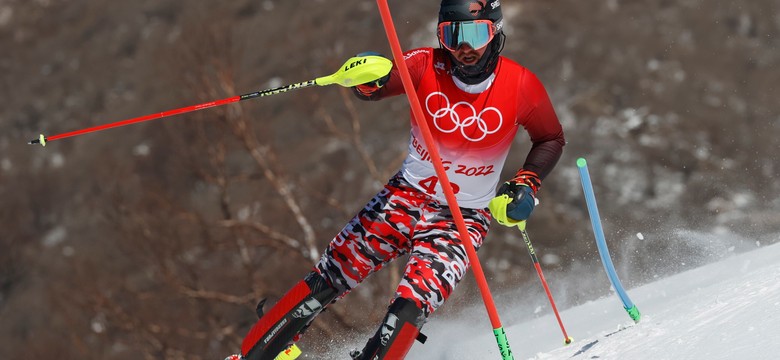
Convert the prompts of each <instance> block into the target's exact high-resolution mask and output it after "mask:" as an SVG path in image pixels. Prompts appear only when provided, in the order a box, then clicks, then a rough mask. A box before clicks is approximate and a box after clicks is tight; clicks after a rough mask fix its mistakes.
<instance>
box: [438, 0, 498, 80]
mask: <svg viewBox="0 0 780 360" xmlns="http://www.w3.org/2000/svg"><path fill="white" fill-rule="evenodd" d="M474 20H490V21H491V22H492V24H493V29H492V30H493V32H494V36H493V39H492V40H491V41H490V43H489V44H488V45H487V49H486V50H485V53H484V54H483V55H482V57H481V58H480V59H479V61H478V62H477V63H476V64H474V65H466V64H463V63H461V62H459V61H458V60H457V59H456V58H455V57H454V56H453V55H452V53H451V52H450V51H448V52H447V53H448V54H449V56H450V60H451V61H452V63H453V67H452V70H453V74H454V75H455V76H456V77H458V79H460V80H461V81H463V82H465V83H467V84H477V83H480V82H482V81H483V80H485V79H487V78H488V77H490V75H491V74H492V73H493V70H495V68H496V65H497V64H498V56H499V54H500V53H501V50H502V49H503V47H504V39H505V38H504V33H503V31H502V29H503V25H504V19H503V16H502V14H501V0H442V2H441V6H440V8H439V24H441V23H443V22H449V21H474ZM439 43H440V44H441V45H442V46H443V45H444V43H442V39H441V38H439Z"/></svg>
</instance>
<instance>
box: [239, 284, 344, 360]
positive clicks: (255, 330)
mask: <svg viewBox="0 0 780 360" xmlns="http://www.w3.org/2000/svg"><path fill="white" fill-rule="evenodd" d="M337 295H338V293H337V292H336V290H335V289H333V288H332V287H330V285H328V283H327V282H326V281H325V279H324V278H323V277H322V276H320V275H319V274H318V273H316V272H311V273H309V275H307V276H306V278H305V279H304V280H302V281H301V282H299V283H298V284H297V285H295V286H294V287H293V288H292V289H290V291H288V292H287V293H286V294H285V295H284V296H283V297H282V298H281V299H279V301H278V302H277V303H276V305H274V307H273V308H271V310H270V311H268V312H267V313H265V314H263V316H262V317H261V318H260V320H259V321H258V322H257V323H255V325H254V326H253V327H252V329H251V330H250V331H249V334H247V336H246V337H245V338H244V341H243V343H242V344H241V353H242V354H243V356H244V358H245V359H248V360H273V359H274V358H276V356H277V355H279V353H280V352H282V351H284V350H285V349H286V348H287V347H288V346H289V345H290V344H291V343H292V342H293V338H294V337H295V336H296V335H298V334H299V333H301V331H302V330H304V329H305V328H306V327H307V326H308V325H309V323H311V321H312V320H314V317H315V316H317V314H319V313H320V312H321V311H322V309H323V308H324V307H325V306H326V305H327V304H329V303H330V302H331V301H333V300H334V299H335V298H336V296H337Z"/></svg>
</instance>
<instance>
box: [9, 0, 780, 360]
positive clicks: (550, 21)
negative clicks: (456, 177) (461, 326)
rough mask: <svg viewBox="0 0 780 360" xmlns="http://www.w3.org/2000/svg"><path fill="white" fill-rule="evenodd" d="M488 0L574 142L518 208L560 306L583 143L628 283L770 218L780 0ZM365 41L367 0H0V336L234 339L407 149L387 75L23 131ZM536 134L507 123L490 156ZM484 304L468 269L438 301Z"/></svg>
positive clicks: (27, 353)
mask: <svg viewBox="0 0 780 360" xmlns="http://www.w3.org/2000/svg"><path fill="white" fill-rule="evenodd" d="M390 4H391V7H392V10H393V15H394V17H395V21H396V26H397V28H398V31H399V35H400V38H401V39H402V46H403V47H404V48H405V49H410V48H413V47H421V46H436V41H435V37H434V28H435V21H436V13H437V9H438V2H437V1H391V2H390ZM502 4H503V7H504V16H505V19H506V20H507V25H506V27H505V31H506V33H507V44H506V48H505V50H504V53H503V54H504V55H506V56H508V57H510V58H512V59H514V60H516V61H518V62H520V63H521V64H523V65H525V66H526V67H528V68H529V69H531V70H532V71H534V72H535V73H536V74H537V75H538V76H539V77H540V79H541V80H542V81H543V82H544V83H545V85H546V86H547V89H548V91H549V93H550V96H551V98H552V100H553V103H554V105H555V107H556V111H557V113H558V115H559V117H560V119H561V122H562V123H563V126H564V129H565V132H566V137H567V140H568V145H567V146H566V148H565V153H564V156H563V158H562V159H561V161H560V163H559V165H558V167H557V168H556V170H555V171H554V172H553V173H552V175H551V176H550V177H549V178H548V179H547V180H546V181H545V183H544V185H543V188H542V190H541V193H540V197H541V201H542V204H541V206H540V207H538V208H537V210H536V212H535V213H534V217H533V219H532V221H531V222H530V223H529V232H530V235H531V236H532V239H533V241H534V245H535V247H536V250H537V252H538V253H539V255H540V258H541V259H542V261H543V267H544V269H545V274H546V277H547V279H548V281H549V282H550V285H551V287H552V288H553V291H554V293H555V294H556V296H557V298H556V300H557V301H558V302H559V307H563V308H565V307H567V306H571V305H574V304H577V303H581V302H583V301H587V300H589V299H592V298H594V297H597V296H603V295H605V294H608V293H609V284H608V282H607V280H606V277H605V276H603V275H602V274H603V272H602V270H601V269H600V267H601V264H600V263H599V260H598V252H597V251H596V247H595V243H594V241H593V234H592V232H591V229H590V223H589V220H588V215H587V210H586V208H585V203H584V198H583V196H582V190H581V187H580V183H579V176H578V173H577V170H576V166H575V160H576V159H577V158H578V157H585V158H587V159H588V162H589V165H590V170H591V176H592V178H593V180H594V185H595V191H596V196H597V198H598V201H599V206H600V211H601V215H602V220H603V221H604V226H605V230H606V232H607V239H608V241H609V243H610V249H611V250H612V253H613V258H614V260H615V263H616V265H617V266H618V270H619V272H620V275H621V277H622V279H623V282H624V285H626V286H627V287H628V288H631V287H632V286H637V285H641V284H642V283H645V282H647V281H651V280H652V279H653V278H657V277H661V276H666V275H669V274H673V273H676V272H679V271H681V270H685V269H688V268H691V267H695V266H697V265H699V264H702V263H705V262H708V261H712V260H713V259H717V258H719V257H723V256H728V255H729V254H730V253H734V252H739V251H744V250H746V249H749V248H755V247H760V246H763V245H766V244H769V243H773V242H777V241H778V239H779V238H780V237H779V236H778V229H780V215H779V214H778V210H779V209H780V196H778V191H779V190H780V183H779V182H778V181H777V180H776V178H777V176H778V174H780V157H778V156H777V151H778V149H780V146H779V145H780V140H779V138H780V102H778V101H777V99H778V96H777V93H776V92H775V91H777V90H778V89H777V87H778V85H777V84H780V71H778V70H777V69H778V66H779V65H780V50H779V49H778V45H779V44H780V39H779V38H778V36H779V35H780V15H778V14H780V3H779V2H778V1H777V0H735V1H727V0H645V1H632V0H590V1H581V0H528V1H521V0H503V1H502ZM367 50H374V51H379V52H382V53H385V54H388V55H389V54H390V51H389V47H388V45H387V41H386V39H385V35H384V32H383V29H382V26H381V21H380V19H379V16H378V12H377V10H376V3H375V2H373V1H358V0H343V1H334V0H300V1H282V0H255V1H247V0H235V1H229V2H226V1H214V0H189V1H183V0H154V1H153V0H138V1H95V0H68V1H65V0H0V74H2V76H1V77H0V99H1V101H2V106H1V107H0V201H1V206H0V319H1V320H0V359H29V358H36V359H46V358H57V359H105V360H108V359H117V360H119V359H134V360H135V359H221V358H222V357H224V356H225V355H227V354H229V353H232V352H236V351H237V350H238V349H239V348H240V342H241V339H242V338H243V336H244V335H245V334H246V332H247V331H248V329H249V327H250V326H251V325H252V324H253V323H254V321H255V315H254V307H255V304H256V302H257V300H259V299H260V298H268V299H269V302H270V303H273V302H274V301H276V299H278V298H279V297H280V296H281V295H282V294H283V293H284V292H285V291H286V290H287V289H288V288H289V287H291V286H292V285H293V284H294V283H295V282H297V281H298V280H299V279H300V278H301V277H302V276H303V275H305V274H306V273H307V272H308V271H309V270H310V268H311V266H312V264H313V263H314V262H315V261H316V259H318V257H319V255H320V251H322V249H324V247H325V245H326V244H327V242H328V241H329V240H330V239H331V238H332V237H333V235H335V234H336V233H337V232H338V231H339V230H340V228H341V226H342V225H343V224H344V223H345V222H346V221H347V220H348V219H349V218H350V217H351V216H352V215H353V214H354V213H355V212H356V211H357V210H358V209H359V208H360V207H362V206H363V204H364V202H365V201H367V200H368V199H369V198H370V197H371V196H372V195H373V194H374V193H375V192H376V191H377V190H378V189H379V188H380V187H381V185H382V184H383V183H384V181H385V180H386V179H387V178H388V177H389V176H391V175H392V174H393V173H394V172H395V171H396V170H397V169H398V167H399V165H400V163H401V160H402V159H403V156H404V154H405V151H406V146H407V144H406V142H407V138H408V131H409V115H408V105H407V103H406V99H405V98H403V97H398V98H394V99H389V100H386V101H383V102H378V103H364V102H359V101H356V100H355V99H354V98H353V97H352V95H351V93H350V92H349V91H348V90H346V89H342V88H339V87H327V88H315V89H304V90H298V91H296V92H291V93H286V94H280V95H276V96H272V97H267V98H262V99H256V100H252V101H247V102H241V103H240V104H234V105H230V106H224V107H221V108H214V109H208V110H203V111H199V112H196V113H191V114H187V115H181V116H176V117H171V118H167V119H164V120H156V121H153V122H149V123H144V124H137V125H133V126H128V127H124V128H118V129H113V130H107V131H104V132H101V133H95V134H90V135H83V136H79V137H77V138H71V139H63V140H60V141H56V142H52V143H51V144H49V145H48V146H47V147H45V148H41V147H39V146H36V147H33V146H29V145H26V142H27V141H29V140H31V139H34V138H36V137H37V136H38V134H39V133H41V132H43V133H44V134H47V135H54V134H58V133H63V132H67V131H71V130H76V129H80V128H84V127H89V126H94V125H99V124H104V123H108V122H113V121H118V120H122V119H127V118H131V117H136V116H140V115H145V114H149V113H154V112H159V111H163V110H168V109H173V108H178V107H182V106H187V105H193V104H197V103H201V102H206V101H209V100H215V99H221V98H226V97H229V96H233V95H238V94H243V93H248V92H252V91H256V90H262V89H265V88H269V87H275V86H280V85H283V84H288V83H294V82H299V81H305V80H309V79H313V78H315V77H319V76H323V75H327V74H330V73H333V72H334V71H335V70H336V69H337V68H338V67H339V66H340V65H341V64H342V63H343V62H344V61H345V60H346V59H347V58H349V57H350V56H352V55H354V54H356V53H359V52H363V51H367ZM527 149H528V140H527V136H525V135H523V136H519V137H518V139H517V143H516V145H515V148H514V151H513V153H512V155H511V157H510V159H509V161H508V166H507V168H506V169H505V176H507V177H508V176H510V175H511V174H512V173H513V172H514V171H515V170H516V169H517V168H518V167H519V166H520V165H521V164H522V161H523V159H524V156H525V154H526V152H527ZM480 257H481V259H482V261H483V266H484V267H485V270H486V273H487V276H488V279H489V282H490V284H491V288H492V289H493V290H494V292H495V293H496V294H497V298H498V300H499V301H498V303H499V312H501V311H502V308H506V307H508V306H514V305H513V304H514V302H517V299H519V298H520V297H519V296H515V295H514V294H516V291H517V289H526V288H529V289H530V288H533V289H536V288H539V286H538V279H537V277H536V274H535V272H534V271H533V269H532V265H531V262H530V258H529V256H528V253H527V250H526V248H525V246H524V244H523V243H522V242H521V241H520V239H519V236H518V234H517V233H516V232H513V231H510V230H509V229H504V228H499V227H498V226H497V225H496V226H494V228H493V229H492V230H491V235H490V236H489V238H488V240H487V241H486V246H485V247H484V248H483V249H482V250H481V252H480ZM402 265H403V264H402V261H401V262H398V263H397V264H395V265H394V266H392V267H390V268H388V269H387V270H386V271H383V272H381V273H379V274H377V275H375V276H374V277H372V278H370V279H369V280H367V281H366V283H365V284H364V285H363V286H362V287H361V288H359V289H358V290H356V291H355V292H354V293H353V294H350V296H348V297H347V298H345V299H344V300H343V301H341V302H339V303H338V304H336V305H335V306H332V307H331V308H330V311H328V312H326V313H325V314H323V315H322V316H321V318H320V319H319V320H317V321H316V322H315V324H314V326H313V327H312V329H310V330H309V333H308V334H307V335H308V336H307V337H305V338H304V340H303V342H302V346H303V347H304V348H306V349H309V351H308V352H309V353H310V354H312V355H310V356H309V357H308V358H317V356H316V353H317V351H318V349H322V348H324V347H327V346H329V344H332V343H333V342H337V341H340V340H343V339H344V338H345V337H346V336H347V335H346V333H350V334H355V335H354V336H358V337H366V338H367V337H368V335H369V333H370V332H372V331H373V328H374V327H375V326H376V324H377V321H378V318H379V317H380V316H381V315H382V314H383V313H384V311H385V307H386V305H387V304H388V301H389V299H390V296H391V295H392V293H393V290H394V287H395V285H396V283H397V281H398V275H399V272H400V271H401V270H402V268H403V266H402ZM563 277H565V278H566V279H569V281H561V280H558V279H562V278H563ZM556 281H557V283H556ZM534 291H539V289H537V290H534ZM540 294H541V293H540ZM526 295H527V294H526ZM526 297H527V296H526ZM524 298H525V297H524ZM534 299H535V300H533V301H536V302H538V303H539V304H542V305H544V304H545V301H546V299H544V298H543V295H539V296H536V297H534ZM479 301H480V299H479V295H478V292H477V290H476V287H475V285H474V282H473V279H472V277H471V276H469V277H468V278H467V280H466V281H464V283H463V284H462V286H461V288H459V289H458V291H456V294H455V295H454V297H453V299H452V300H451V301H450V302H449V303H448V305H447V306H445V307H444V308H443V309H442V310H441V312H442V313H445V314H446V313H448V312H449V313H455V314H456V313H457V311H459V309H460V308H462V307H464V306H467V305H471V304H475V303H478V302H479ZM545 311H546V310H545ZM528 316H538V314H535V313H529V314H528ZM435 318H436V316H434V318H433V320H432V321H435ZM513 320H514V319H511V318H510V319H509V321H513ZM475 331H478V329H475ZM484 331H488V330H487V329H484ZM428 335H429V336H435V334H428Z"/></svg>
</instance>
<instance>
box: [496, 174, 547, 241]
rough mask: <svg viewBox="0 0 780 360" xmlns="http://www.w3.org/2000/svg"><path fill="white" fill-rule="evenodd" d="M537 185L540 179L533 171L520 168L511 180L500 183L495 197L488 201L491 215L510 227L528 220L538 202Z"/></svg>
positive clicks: (539, 184)
mask: <svg viewBox="0 0 780 360" xmlns="http://www.w3.org/2000/svg"><path fill="white" fill-rule="evenodd" d="M539 186H541V180H539V176H537V175H536V173H535V172H533V171H529V170H524V169H520V171H518V172H517V174H516V175H515V177H514V178H512V180H509V181H507V182H505V183H503V184H501V186H500V187H499V188H498V192H497V193H496V197H495V198H493V200H491V201H490V205H489V206H488V207H489V208H490V211H491V213H492V214H493V217H494V218H495V219H496V221H498V223H499V224H501V225H505V226H510V227H511V226H517V225H518V224H519V223H520V222H522V221H525V220H528V218H529V217H531V212H533V211H534V207H535V206H536V204H537V203H538V202H539V201H538V200H537V199H536V191H537V190H538V189H539Z"/></svg>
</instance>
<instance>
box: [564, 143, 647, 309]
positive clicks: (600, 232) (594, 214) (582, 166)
mask: <svg viewBox="0 0 780 360" xmlns="http://www.w3.org/2000/svg"><path fill="white" fill-rule="evenodd" d="M577 168H579V171H580V180H581V182H582V190H583V191H584V192H585V202H586V203H587V205H588V214H589V215H590V223H591V225H592V226H593V234H594V235H595V237H596V245H597V246H598V248H599V256H601V264H602V265H604V270H605V271H606V272H607V277H608V278H609V281H610V282H611V283H612V287H613V288H615V292H617V294H618V297H620V301H621V302H623V307H624V308H625V309H626V312H627V313H628V316H630V317H631V319H632V320H634V322H635V323H638V322H639V319H640V317H641V314H640V313H639V309H637V307H636V305H634V303H633V302H632V301H631V299H630V298H629V297H628V294H627V293H626V290H624V289H623V285H622V284H621V283H620V278H618V275H617V272H616V271H615V266H614V265H613V264H612V258H611V257H610V255H609V249H608V248H607V241H606V240H605V238H604V229H603V228H602V227H601V219H600V217H599V209H598V206H597V205H596V196H595V195H594V193H593V184H592V183H591V181H590V174H589V173H588V163H587V161H585V159H584V158H579V159H577Z"/></svg>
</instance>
